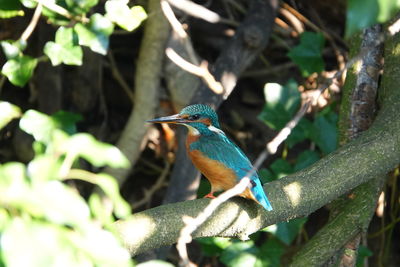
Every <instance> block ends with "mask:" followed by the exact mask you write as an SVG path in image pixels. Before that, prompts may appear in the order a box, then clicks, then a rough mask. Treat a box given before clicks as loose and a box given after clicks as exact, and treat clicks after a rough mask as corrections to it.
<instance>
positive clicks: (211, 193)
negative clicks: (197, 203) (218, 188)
mask: <svg viewBox="0 0 400 267" xmlns="http://www.w3.org/2000/svg"><path fill="white" fill-rule="evenodd" d="M204 198H216V196H214V192H210V193H208V194H207V195H205V196H204Z"/></svg>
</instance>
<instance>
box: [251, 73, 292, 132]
mask: <svg viewBox="0 0 400 267" xmlns="http://www.w3.org/2000/svg"><path fill="white" fill-rule="evenodd" d="M264 95H265V101H266V104H265V106H264V108H263V110H262V112H261V113H260V115H259V116H258V118H259V119H261V120H262V121H264V122H265V123H266V124H267V125H268V126H269V127H270V128H272V129H274V130H280V129H282V128H283V127H284V126H285V124H286V123H287V122H288V121H289V120H290V119H291V118H292V116H293V114H294V113H295V112H296V110H297V109H298V107H299V105H300V93H299V91H298V89H297V83H296V82H295V81H294V80H289V81H288V82H287V83H286V84H285V86H282V85H280V84H277V83H267V84H266V85H265V86H264Z"/></svg>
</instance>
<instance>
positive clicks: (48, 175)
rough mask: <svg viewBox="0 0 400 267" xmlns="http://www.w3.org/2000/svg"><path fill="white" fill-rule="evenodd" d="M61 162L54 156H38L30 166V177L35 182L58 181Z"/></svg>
mask: <svg viewBox="0 0 400 267" xmlns="http://www.w3.org/2000/svg"><path fill="white" fill-rule="evenodd" d="M60 167H61V162H60V160H59V159H58V158H56V157H54V155H37V156H36V157H35V158H34V159H33V160H32V161H31V162H29V164H28V175H29V177H30V178H31V180H32V181H34V182H39V181H49V180H53V179H56V178H57V177H58V173H59V171H60Z"/></svg>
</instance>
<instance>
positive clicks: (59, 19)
mask: <svg viewBox="0 0 400 267" xmlns="http://www.w3.org/2000/svg"><path fill="white" fill-rule="evenodd" d="M25 1H26V0H25ZM57 2H58V1H57ZM63 2H64V1H63ZM64 3H65V2H64ZM60 4H61V3H60ZM61 6H62V7H64V8H65V4H63V5H61ZM42 15H43V16H45V17H47V22H49V23H51V24H53V25H60V26H67V25H69V24H70V23H71V20H70V19H68V18H66V17H64V16H62V15H60V14H58V13H56V12H54V11H52V10H50V9H48V8H46V7H43V11H42Z"/></svg>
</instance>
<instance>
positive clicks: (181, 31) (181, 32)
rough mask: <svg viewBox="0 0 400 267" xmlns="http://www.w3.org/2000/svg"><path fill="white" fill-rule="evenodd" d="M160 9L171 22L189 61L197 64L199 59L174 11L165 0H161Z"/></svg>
mask: <svg viewBox="0 0 400 267" xmlns="http://www.w3.org/2000/svg"><path fill="white" fill-rule="evenodd" d="M161 9H162V11H163V12H164V15H165V17H166V18H167V20H168V22H169V24H171V27H172V29H173V30H174V32H175V33H176V34H177V35H178V36H179V37H180V38H181V41H182V43H183V45H184V47H185V50H186V53H187V54H188V56H189V59H190V61H191V62H192V63H193V64H196V65H199V60H198V59H197V56H196V53H195V52H194V48H193V46H192V42H191V41H190V38H189V36H188V34H187V33H186V31H185V29H184V28H183V26H182V24H181V23H180V22H179V20H178V19H177V18H176V16H175V14H174V11H173V10H172V8H171V6H170V5H169V3H168V2H167V0H161Z"/></svg>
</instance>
